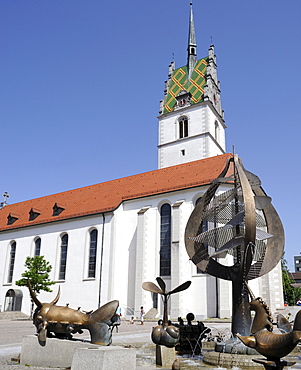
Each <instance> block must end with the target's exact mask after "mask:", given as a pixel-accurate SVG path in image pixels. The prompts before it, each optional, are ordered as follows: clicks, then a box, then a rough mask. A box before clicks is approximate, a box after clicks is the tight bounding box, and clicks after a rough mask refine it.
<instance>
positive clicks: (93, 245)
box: [88, 229, 98, 278]
mask: <svg viewBox="0 0 301 370" xmlns="http://www.w3.org/2000/svg"><path fill="white" fill-rule="evenodd" d="M97 235H98V232H97V230H96V229H93V230H92V231H91V232H90V247H89V266H88V278H95V270H96V252H97Z"/></svg>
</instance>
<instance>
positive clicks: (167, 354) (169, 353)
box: [156, 345, 176, 369]
mask: <svg viewBox="0 0 301 370" xmlns="http://www.w3.org/2000/svg"><path fill="white" fill-rule="evenodd" d="M175 359H176V351H175V348H174V347H173V348H167V347H165V346H159V345H156V365H159V366H163V367H167V368H168V369H171V366H172V364H173V362H174V360H175Z"/></svg>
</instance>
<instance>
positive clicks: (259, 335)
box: [236, 284, 301, 362]
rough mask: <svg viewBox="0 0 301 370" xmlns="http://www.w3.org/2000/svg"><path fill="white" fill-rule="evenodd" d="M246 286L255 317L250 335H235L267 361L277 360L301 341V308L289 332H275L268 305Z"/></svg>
mask: <svg viewBox="0 0 301 370" xmlns="http://www.w3.org/2000/svg"><path fill="white" fill-rule="evenodd" d="M246 286H247V288H248V290H249V294H250V296H251V302H250V310H251V311H255V317H254V320H253V323H252V327H251V335H248V336H241V335H239V334H236V335H237V337H238V338H239V339H240V340H241V341H242V342H243V343H244V344H245V345H246V346H248V347H251V348H255V349H256V351H257V352H259V353H260V354H262V355H263V356H265V357H266V358H267V360H268V361H275V362H279V361H280V359H281V358H282V357H285V356H287V355H288V354H289V353H290V352H291V351H292V350H293V349H294V348H295V347H296V345H297V344H298V343H299V342H300V341H301V310H300V311H299V312H298V313H297V315H296V317H295V322H294V326H293V329H292V330H291V331H290V332H287V333H284V334H276V333H274V332H273V323H272V315H271V312H270V309H269V307H268V305H267V304H266V303H265V302H264V301H263V299H262V298H260V297H258V298H255V296H254V294H253V293H252V292H251V290H250V288H249V287H248V285H247V284H246Z"/></svg>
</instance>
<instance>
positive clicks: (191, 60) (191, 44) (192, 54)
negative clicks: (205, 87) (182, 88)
mask: <svg viewBox="0 0 301 370" xmlns="http://www.w3.org/2000/svg"><path fill="white" fill-rule="evenodd" d="M196 48H197V44H196V37H195V31H194V20H193V11H192V2H191V3H190V18H189V34H188V48H187V52H188V57H187V69H188V79H189V80H190V78H191V75H192V72H193V70H194V67H195V65H196V62H197V56H196Z"/></svg>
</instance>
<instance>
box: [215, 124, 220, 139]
mask: <svg viewBox="0 0 301 370" xmlns="http://www.w3.org/2000/svg"><path fill="white" fill-rule="evenodd" d="M214 130H215V131H214V138H215V140H217V141H218V139H219V127H218V122H217V121H215V123H214Z"/></svg>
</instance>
